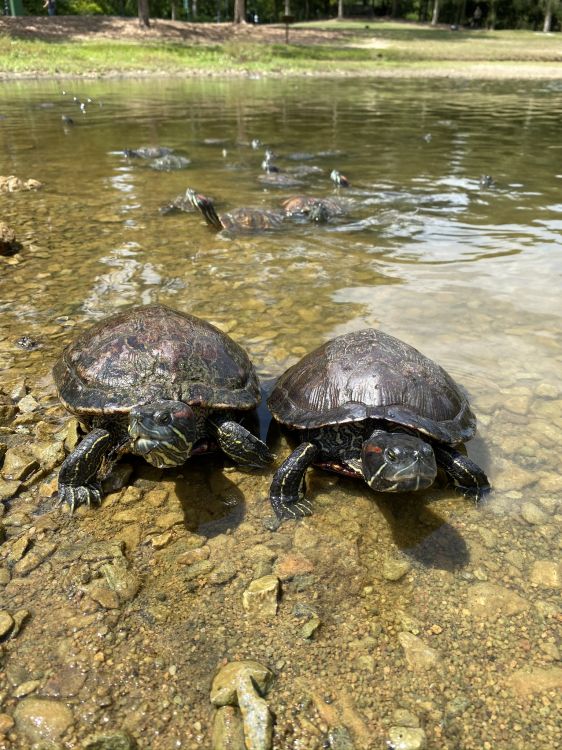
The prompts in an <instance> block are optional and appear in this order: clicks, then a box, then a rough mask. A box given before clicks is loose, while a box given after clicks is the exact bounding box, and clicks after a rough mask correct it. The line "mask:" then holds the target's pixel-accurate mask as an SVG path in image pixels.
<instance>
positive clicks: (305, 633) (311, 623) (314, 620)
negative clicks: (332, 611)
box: [300, 615, 322, 639]
mask: <svg viewBox="0 0 562 750" xmlns="http://www.w3.org/2000/svg"><path fill="white" fill-rule="evenodd" d="M321 624H322V621H321V620H320V618H319V617H318V615H312V617H311V618H310V620H308V621H307V622H305V624H304V625H303V626H302V628H301V631H300V632H301V635H302V637H303V638H305V639H309V638H312V636H313V635H314V634H315V633H316V631H317V630H318V628H319V627H320V625H321Z"/></svg>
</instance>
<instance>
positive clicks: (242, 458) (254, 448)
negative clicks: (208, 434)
mask: <svg viewBox="0 0 562 750" xmlns="http://www.w3.org/2000/svg"><path fill="white" fill-rule="evenodd" d="M212 424H213V427H214V433H215V435H216V438H217V441H218V444H219V446H220V448H221V450H222V451H224V453H226V455H227V456H229V457H230V458H232V460H233V461H235V462H236V463H237V464H239V465H240V466H242V467H244V468H247V469H263V468H264V467H265V466H267V465H268V464H270V463H271V462H272V461H273V454H272V453H271V452H270V450H269V448H268V447H267V445H266V444H265V443H264V442H263V441H262V440H260V439H259V438H257V437H256V436H255V435H253V434H252V433H251V432H250V430H247V429H246V428H245V427H242V425H241V424H239V423H238V422H235V421H234V420H232V419H221V418H220V417H217V416H216V415H215V416H214V417H213V419H212Z"/></svg>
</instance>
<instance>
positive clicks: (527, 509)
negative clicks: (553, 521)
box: [521, 503, 549, 526]
mask: <svg viewBox="0 0 562 750" xmlns="http://www.w3.org/2000/svg"><path fill="white" fill-rule="evenodd" d="M521 515H522V516H523V519H524V520H525V521H527V523H528V524H531V525H532V526H538V525H539V524H541V523H547V521H548V520H549V517H548V515H547V514H546V513H545V512H544V510H541V509H540V508H539V507H538V505H535V504H534V503H523V505H522V506H521Z"/></svg>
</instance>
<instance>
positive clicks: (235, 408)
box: [53, 304, 272, 511]
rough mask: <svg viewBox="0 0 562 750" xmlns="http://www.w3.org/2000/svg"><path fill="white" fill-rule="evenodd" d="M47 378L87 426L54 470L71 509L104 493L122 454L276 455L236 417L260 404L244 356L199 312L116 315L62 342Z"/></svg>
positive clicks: (254, 458) (177, 461)
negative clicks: (110, 470) (107, 476)
mask: <svg viewBox="0 0 562 750" xmlns="http://www.w3.org/2000/svg"><path fill="white" fill-rule="evenodd" d="M53 375H54V380H55V384H56V387H57V391H58V394H59V398H60V400H61V402H62V404H63V405H64V406H65V407H66V409H67V410H68V411H69V412H70V413H71V414H73V415H75V416H76V417H77V418H78V419H79V421H80V422H81V423H82V425H83V426H84V427H85V428H86V429H87V430H89V432H88V434H87V435H86V436H85V437H84V438H83V440H82V441H81V442H80V443H79V444H78V447H77V448H76V449H75V450H74V451H73V452H72V453H71V454H70V455H69V456H68V457H67V458H66V459H65V461H64V462H63V464H62V466H61V469H60V472H59V502H60V503H64V502H66V503H67V504H68V505H69V506H70V509H71V511H73V510H74V508H75V507H76V506H78V505H82V504H88V505H90V504H91V503H92V502H99V501H100V500H101V484H100V479H101V478H103V476H104V474H105V473H107V469H108V467H109V466H111V464H112V463H113V462H114V461H115V460H117V458H118V457H119V455H120V454H121V453H123V452H125V451H127V452H130V453H134V454H137V455H140V456H143V457H144V458H145V459H146V461H148V463H150V464H152V465H153V466H157V467H161V468H162V467H168V466H180V465H181V464H183V463H184V462H185V461H186V460H187V459H188V458H189V457H190V456H192V455H198V454H200V453H205V452H207V451H208V450H211V449H213V448H214V447H218V448H220V449H221V450H222V451H223V452H224V453H226V454H227V455H228V456H229V457H230V458H231V459H233V460H234V461H235V462H237V463H238V464H240V465H241V466H242V467H243V468H248V469H251V468H262V467H264V466H266V465H267V464H268V463H270V462H271V461H272V455H271V453H270V452H269V449H268V448H267V446H266V445H265V443H263V442H262V441H261V440H260V439H259V438H257V437H256V436H255V435H253V434H252V433H251V432H250V431H249V430H248V429H247V428H246V427H244V426H243V424H242V423H241V419H242V417H243V416H244V415H245V414H250V413H251V412H252V410H253V409H254V408H255V407H256V406H257V404H258V403H259V401H260V386H259V382H258V378H257V375H256V372H255V369H254V367H253V365H252V363H251V362H250V359H249V357H248V355H247V353H246V352H245V351H244V349H243V348H242V347H241V346H240V345H239V344H237V343H236V342H235V341H234V340H233V339H231V338H230V337H229V336H227V335H226V334H225V333H223V332H222V331H220V330H219V329H218V328H215V327H214V326H213V325H211V324H210V323H208V322H206V321H205V320H202V319H201V318H198V317H196V316H195V315H190V314H188V313H184V312H179V311H177V310H173V309H171V308H169V307H166V306H165V305H161V304H151V305H145V306H141V307H133V308H130V309H128V310H124V311H122V312H119V313H117V314H115V315H113V316H111V317H109V318H106V319H104V320H102V321H99V322H98V323H96V324H95V325H93V326H92V327H91V328H89V329H88V330H86V331H85V332H84V333H82V334H81V335H80V336H79V337H78V338H77V339H76V340H75V341H74V342H73V343H71V344H70V345H69V346H67V348H66V349H65V350H64V351H63V352H62V354H61V356H60V358H59V359H58V360H57V362H56V363H55V366H54V369H53Z"/></svg>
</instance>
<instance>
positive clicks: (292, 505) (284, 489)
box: [269, 443, 320, 520]
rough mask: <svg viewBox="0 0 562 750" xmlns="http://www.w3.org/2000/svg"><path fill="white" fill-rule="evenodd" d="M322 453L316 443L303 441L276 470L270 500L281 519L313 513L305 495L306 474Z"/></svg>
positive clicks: (270, 490)
mask: <svg viewBox="0 0 562 750" xmlns="http://www.w3.org/2000/svg"><path fill="white" fill-rule="evenodd" d="M319 453H320V451H319V449H318V448H317V447H316V446H315V445H314V443H301V444H300V445H299V447H298V448H296V449H295V450H294V451H293V452H292V453H291V455H290V456H289V458H287V459H285V461H283V463H282V464H281V466H280V467H279V468H278V469H277V471H276V472H275V475H274V477H273V481H272V482H271V487H270V489H269V500H270V502H271V505H272V507H273V510H274V511H275V515H276V516H277V518H278V519H279V520H281V519H283V518H301V517H302V516H309V515H310V514H311V513H312V507H311V505H310V503H309V501H308V500H306V498H305V496H304V491H305V484H304V475H305V473H306V470H307V469H308V467H309V466H310V465H311V464H312V463H313V462H314V461H315V459H316V458H317V457H318V454H319Z"/></svg>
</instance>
